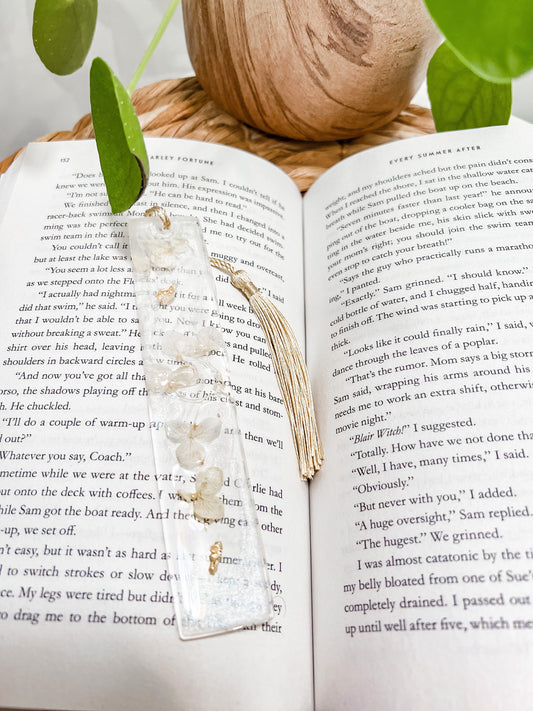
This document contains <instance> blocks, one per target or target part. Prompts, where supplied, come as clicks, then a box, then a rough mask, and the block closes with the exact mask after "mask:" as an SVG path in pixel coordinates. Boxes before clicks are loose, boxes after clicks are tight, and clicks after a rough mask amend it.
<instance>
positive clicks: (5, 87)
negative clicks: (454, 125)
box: [0, 0, 533, 159]
mask: <svg viewBox="0 0 533 711" xmlns="http://www.w3.org/2000/svg"><path fill="white" fill-rule="evenodd" d="M168 1H169V0H101V2H100V3H99V15H98V23H97V28H96V33H95V37H94V41H93V45H92V48H91V51H90V54H89V57H88V59H87V60H86V62H85V65H84V66H83V67H82V68H81V69H80V70H78V71H77V72H75V73H74V74H72V75H70V76H67V77H59V76H55V75H53V74H50V73H49V72H48V71H47V70H46V69H45V68H44V67H43V66H42V65H41V63H40V61H39V59H38V58H37V55H36V54H35V51H34V49H33V44H32V38H31V25H32V15H33V5H34V0H0V18H1V20H0V97H1V98H0V159H1V158H4V157H6V156H8V155H10V154H11V153H13V151H15V150H16V149H17V148H19V147H21V146H23V145H25V144H26V143H27V142H28V141H31V140H33V139H35V138H38V137H39V136H43V135H45V134H47V133H50V132H51V131H56V130H60V129H70V128H72V126H73V125H74V124H75V123H76V121H77V120H78V119H79V118H81V117H82V116H83V115H84V114H86V113H88V111H89V79H88V74H89V67H90V63H91V60H92V58H93V57H95V56H101V57H102V58H103V59H105V60H106V61H107V62H108V63H109V64H110V66H111V67H112V69H113V71H114V72H115V73H116V74H117V76H118V77H119V79H120V80H121V81H122V82H123V83H124V84H126V85H127V84H128V83H129V81H130V79H131V76H132V74H133V72H134V71H135V69H136V67H137V65H138V63H139V61H140V58H141V57H142V55H143V53H144V50H145V48H146V47H147V45H148V43H149V42H150V40H151V38H152V35H153V33H154V32H155V30H156V28H157V26H158V25H159V22H160V20H161V18H162V16H163V13H164V11H165V9H166V7H167V5H168ZM199 1H200V0H199ZM192 74H194V72H193V69H192V67H191V64H190V62H189V58H188V55H187V49H186V46H185V38H184V34H183V23H182V17H181V9H180V8H179V6H178V9H177V11H176V14H175V15H174V17H173V19H172V21H171V24H170V26H169V28H168V29H167V31H166V33H165V35H164V37H163V39H162V41H161V43H160V45H159V47H158V48H157V50H156V52H155V54H154V55H153V57H152V59H151V61H150V63H149V65H148V68H147V70H146V71H145V73H144V74H143V76H142V78H141V80H140V82H139V85H140V86H142V85H145V84H151V83H152V82H154V81H159V80H161V79H172V78H178V77H185V76H191V75H192ZM513 90H514V102H513V113H514V115H515V116H518V117H520V118H524V119H526V120H528V121H533V72H530V73H529V74H528V75H527V76H526V77H524V78H522V79H520V80H518V81H516V82H514V84H513ZM414 103H419V104H421V105H423V106H428V102H427V96H426V93H425V91H424V89H422V90H421V91H420V92H419V93H418V94H417V96H416V97H415V99H414Z"/></svg>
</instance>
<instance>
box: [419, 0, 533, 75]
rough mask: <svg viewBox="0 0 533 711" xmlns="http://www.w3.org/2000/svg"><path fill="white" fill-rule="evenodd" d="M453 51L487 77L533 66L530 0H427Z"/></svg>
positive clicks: (520, 71) (517, 71)
mask: <svg viewBox="0 0 533 711" xmlns="http://www.w3.org/2000/svg"><path fill="white" fill-rule="evenodd" d="M426 6H427V8H428V10H429V12H430V14H431V16H432V17H433V19H434V20H435V22H436V24H437V25H438V27H439V29H440V30H441V32H442V33H443V34H444V36H445V37H446V39H447V41H448V42H449V43H450V44H451V45H452V47H453V49H454V51H455V52H456V53H457V54H458V55H459V56H460V57H461V58H462V59H463V60H464V61H465V63H466V64H468V65H469V66H470V67H471V68H472V69H473V70H474V71H475V72H476V73H477V74H479V75H480V76H482V77H484V78H485V79H487V80H489V81H509V80H510V79H513V78H515V77H518V76H520V75H521V74H524V73H525V72H527V71H529V69H531V68H533V40H532V38H533V2H532V0H426Z"/></svg>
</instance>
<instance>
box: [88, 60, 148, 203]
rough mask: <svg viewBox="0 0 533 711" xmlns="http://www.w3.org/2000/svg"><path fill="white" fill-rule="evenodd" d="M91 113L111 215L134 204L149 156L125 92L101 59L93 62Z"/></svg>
mask: <svg viewBox="0 0 533 711" xmlns="http://www.w3.org/2000/svg"><path fill="white" fill-rule="evenodd" d="M90 83H91V112H92V119H93V127H94V134H95V136H96V145H97V147H98V155H99V156H100V166H101V168H102V173H103V174H104V180H105V184H106V188H107V194H108V197H109V202H110V204H111V209H112V210H113V212H114V213H117V212H123V211H124V210H127V209H128V208H130V207H131V206H132V205H133V203H134V202H136V201H137V200H138V199H139V198H140V196H141V195H142V193H143V192H144V189H145V187H146V184H147V182H148V172H149V170H148V155H147V154H146V148H145V145H144V139H143V135H142V130H141V126H140V124H139V119H138V118H137V114H136V113H135V109H134V108H133V104H132V103H131V99H130V97H129V94H128V92H127V91H126V89H125V88H124V87H123V86H122V84H121V83H120V81H119V80H118V79H117V77H116V76H115V75H114V74H113V72H112V71H111V69H110V68H109V66H108V65H107V64H106V63H105V62H104V60H103V59H100V58H99V57H97V58H96V59H94V60H93V63H92V65H91V74H90Z"/></svg>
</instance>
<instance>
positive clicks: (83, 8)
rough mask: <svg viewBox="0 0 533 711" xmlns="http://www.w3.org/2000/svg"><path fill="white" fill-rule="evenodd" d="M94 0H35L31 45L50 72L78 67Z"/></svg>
mask: <svg viewBox="0 0 533 711" xmlns="http://www.w3.org/2000/svg"><path fill="white" fill-rule="evenodd" d="M97 12H98V0H36V1H35V6H34V9H33V28H32V34H33V45H34V47H35V51H36V52H37V54H38V55H39V58H40V60H41V61H42V63H43V64H44V65H45V67H46V68H47V69H49V70H50V71H51V72H53V73H54V74H72V72H75V71H76V69H79V68H80V67H81V65H82V64H83V62H84V61H85V57H86V56H87V52H88V51H89V48H90V46H91V42H92V39H93V35H94V28H95V26H96V15H97Z"/></svg>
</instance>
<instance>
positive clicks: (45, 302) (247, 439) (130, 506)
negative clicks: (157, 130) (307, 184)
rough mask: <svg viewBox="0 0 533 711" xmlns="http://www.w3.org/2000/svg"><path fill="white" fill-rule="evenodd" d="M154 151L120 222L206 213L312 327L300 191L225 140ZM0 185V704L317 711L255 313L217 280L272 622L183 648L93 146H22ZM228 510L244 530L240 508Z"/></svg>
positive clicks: (301, 540)
mask: <svg viewBox="0 0 533 711" xmlns="http://www.w3.org/2000/svg"><path fill="white" fill-rule="evenodd" d="M148 150H149V154H150V156H151V171H152V176H151V180H150V186H149V189H148V191H147V193H146V195H145V197H144V198H143V200H142V202H141V203H139V204H138V205H136V206H135V208H134V211H132V212H134V213H135V214H142V213H143V212H144V210H145V209H146V207H149V206H151V205H153V204H158V205H160V206H162V207H163V208H165V209H166V210H167V212H168V214H169V215H178V214H181V215H183V214H185V215H193V216H196V217H198V218H199V219H200V221H201V224H202V227H203V229H204V234H205V239H206V243H207V249H208V252H209V253H210V254H212V255H213V256H217V257H220V258H222V259H225V260H227V261H230V262H232V263H233V264H235V265H236V266H238V265H242V267H243V268H245V269H246V270H247V271H248V272H249V273H250V275H251V276H252V278H253V280H254V281H255V283H256V284H257V286H259V287H261V288H262V290H263V291H265V292H266V293H267V294H269V295H270V296H271V298H272V299H273V300H274V301H275V302H276V303H277V304H278V305H279V306H280V307H281V309H282V310H283V311H284V312H285V314H286V315H287V317H288V318H289V320H290V321H291V323H292V324H293V327H294V328H295V331H296V332H297V334H298V336H299V337H300V338H301V339H303V333H302V331H303V303H302V291H303V280H302V259H301V253H302V242H301V198H300V195H299V193H298V191H297V189H296V188H295V186H294V185H293V184H292V182H291V181H290V180H289V179H288V178H287V177H286V176H285V175H284V174H283V173H282V172H281V171H279V170H278V169H276V168H275V167H274V166H272V165H270V164H269V163H267V162H266V161H263V160H261V159H258V158H255V157H254V156H251V155H248V154H246V153H244V152H241V151H237V150H235V149H228V148H226V147H223V146H218V145H214V144H201V143H196V142H192V141H180V140H175V139H150V140H149V142H148ZM2 187H3V188H5V190H6V192H7V193H8V195H7V197H5V199H4V201H3V204H2V207H3V221H2V224H1V225H0V262H1V264H2V280H1V283H0V294H1V303H2V312H1V316H0V325H1V332H2V337H1V341H0V363H1V365H2V368H1V371H0V373H1V375H0V394H1V400H0V410H1V412H0V652H1V653H0V679H1V680H2V683H1V685H0V705H1V706H12V707H15V706H18V707H20V706H24V707H38V708H71V709H78V708H79V709H94V708H98V709H121V708H123V709H144V708H151V709H167V708H171V707H173V708H184V709H185V708H186V709H188V710H192V709H199V710H200V709H211V708H213V705H214V704H215V703H218V701H217V700H220V699H221V698H223V699H224V707H225V708H232V709H251V708H253V709H267V708H269V709H272V708H275V709H285V708H287V709H291V711H294V709H309V708H311V707H312V658H311V612H310V590H309V587H310V573H309V554H308V551H309V522H308V500H307V487H306V486H305V485H304V484H302V483H301V482H300V481H299V478H298V468H297V464H296V459H295V456H294V452H293V450H292V441H291V436H290V432H289V429H288V425H287V421H286V417H285V413H284V408H283V404H282V402H281V399H280V396H279V392H278V389H277V385H276V382H275V378H274V373H273V372H272V368H271V362H270V358H269V355H268V352H267V349H266V345H265V341H264V338H263V334H262V332H261V329H260V328H259V325H258V324H257V323H256V321H255V317H254V316H253V314H252V313H251V312H250V310H249V307H248V304H247V303H246V301H245V300H244V298H243V297H241V295H240V294H239V293H238V292H236V291H235V290H234V289H233V287H231V286H230V285H229V284H228V283H227V279H226V277H225V276H223V275H221V274H217V276H216V283H217V290H218V296H219V301H220V303H221V326H222V330H223V335H224V339H225V341H226V342H227V344H228V357H229V360H230V363H231V368H232V372H231V380H232V384H233V388H234V391H235V399H236V401H237V404H238V411H239V423H240V427H241V431H242V434H243V438H244V446H245V453H246V457H247V461H248V469H249V473H250V479H251V484H252V487H253V491H254V497H255V503H256V508H257V510H258V517H259V523H260V527H261V530H262V538H263V544H264V548H265V553H266V561H267V568H268V573H269V578H270V586H271V589H272V595H273V600H274V617H273V618H272V619H271V620H270V621H269V622H267V623H264V624H263V625H258V626H257V629H255V630H244V631H238V632H235V633H232V634H226V635H221V636H218V637H214V638H211V639H203V640H196V641H187V642H183V641H181V640H180V639H179V637H178V633H177V630H176V625H175V618H174V606H173V604H172V596H171V587H170V584H169V576H168V572H167V570H168V568H167V561H166V560H165V557H166V552H165V545H164V541H163V533H162V525H161V520H160V519H158V518H157V514H158V512H159V501H158V496H159V487H158V482H157V481H156V478H155V473H154V466H153V460H152V449H151V434H150V424H149V420H148V414H147V412H148V411H147V401H146V390H145V387H144V378H143V373H142V351H141V346H140V338H139V331H138V320H137V315H136V309H135V298H134V286H133V280H132V275H131V270H130V264H129V251H128V238H127V232H126V216H125V215H119V216H115V217H114V216H112V215H111V214H110V211H109V207H108V203H107V197H106V194H105V189H104V185H103V181H102V178H101V176H100V171H99V165H98V159H97V154H96V148H95V144H94V142H92V141H83V142H70V143H55V144H54V143H50V144H43V143H40V144H32V145H30V146H29V147H28V149H27V150H26V152H25V153H24V155H23V156H22V158H20V159H19V163H18V164H17V165H16V175H15V176H14V177H13V178H11V176H8V178H7V179H5V180H4V181H3V182H2ZM225 510H226V515H227V516H228V518H229V520H233V521H234V525H236V526H237V525H239V511H238V508H236V507H235V506H233V503H232V502H231V501H228V502H225ZM291 571H292V574H291ZM29 680H31V682H30V681H29Z"/></svg>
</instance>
